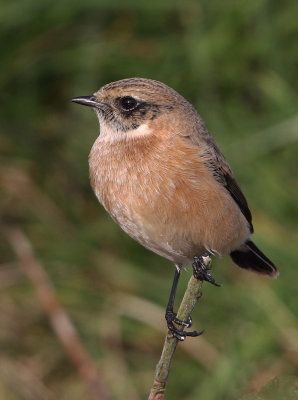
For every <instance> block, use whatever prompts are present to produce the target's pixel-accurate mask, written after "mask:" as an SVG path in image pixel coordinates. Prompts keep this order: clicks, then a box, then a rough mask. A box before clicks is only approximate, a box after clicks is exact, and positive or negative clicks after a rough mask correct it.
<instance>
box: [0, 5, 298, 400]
mask: <svg viewBox="0 0 298 400" xmlns="http://www.w3.org/2000/svg"><path fill="white" fill-rule="evenodd" d="M297 14H298V3H297V2H289V1H284V2H283V3H281V2H275V1H269V0H261V1H258V2H256V1H246V2H245V1H240V2H239V1H238V2H236V1H233V0H227V1H224V2H223V1H219V0H215V1H212V2H210V1H205V0H202V1H200V2H199V1H196V0H188V1H184V2H181V1H177V0H176V1H172V0H171V1H170V0H166V1H163V2H161V1H156V0H153V1H135V0H129V1H125V2H123V1H120V0H118V1H117V0H116V1H110V2H107V1H103V0H100V1H98V0H96V1H95V0H85V1H84V2H76V1H69V0H60V1H58V2H53V1H48V0H44V1H41V2H40V1H37V0H22V1H19V2H14V1H8V0H2V2H1V14H0V22H1V23H0V38H1V39H0V41H1V62H0V87H1V99H2V102H1V109H0V117H1V132H0V134H1V137H0V140H1V150H2V151H1V166H0V183H1V184H0V193H1V195H0V205H1V225H2V226H3V227H6V226H10V225H12V226H18V227H19V228H21V229H22V230H23V232H25V233H26V235H27V236H28V238H29V239H30V241H31V243H32V246H33V247H34V250H35V253H36V255H37V257H38V258H39V260H40V261H41V263H42V266H43V267H44V269H45V271H46V273H47V274H48V276H49V277H50V279H51V281H52V283H53V286H54V287H55V289H56V291H57V296H58V298H59V300H60V302H61V303H62V304H63V306H64V308H65V309H66V310H67V312H68V313H69V315H70V317H71V318H72V320H73V322H74V324H75V326H76V329H77V330H78V333H79V335H80V337H81V340H82V343H83V344H84V346H85V347H86V349H87V350H88V352H89V354H90V355H91V356H92V358H93V359H94V360H95V362H96V364H97V366H98V368H99V370H100V371H101V372H102V373H103V375H104V380H105V384H106V389H107V391H108V393H110V394H111V396H112V398H113V399H116V400H117V399H122V398H129V399H132V400H138V399H145V398H146V395H148V392H149V387H150V385H151V382H152V380H153V372H154V367H155V364H156V362H157V360H158V358H159V354H160V350H161V345H162V343H163V336H164V333H165V322H164V320H163V315H162V314H163V310H164V307H165V305H166V301H167V298H168V293H169V290H170V285H171V280H172V275H173V273H174V272H173V268H172V266H171V265H170V263H169V262H167V261H166V260H163V259H161V258H159V257H158V256H156V255H154V254H152V253H150V252H148V251H147V250H145V249H143V248H142V247H141V246H139V245H138V244H136V243H135V242H133V241H132V240H131V239H130V238H128V237H127V236H126V235H125V234H124V233H123V232H121V231H120V229H119V228H118V227H117V226H116V225H115V224H114V223H113V222H112V220H111V219H110V218H109V217H108V216H107V215H106V213H105V211H104V210H103V209H102V208H101V207H100V206H99V205H98V203H97V201H96V199H95V196H94V195H93V193H92V191H91V189H90V185H89V179H88V164H87V158H88V152H89V149H90V147H91V145H92V143H93V141H94V140H95V138H96V136H97V134H98V124H97V121H96V118H95V116H94V114H93V113H92V112H91V111H90V110H87V109H83V108H80V107H78V106H76V105H74V104H72V103H70V99H71V98H72V97H75V96H79V95H88V94H91V93H93V92H95V91H96V90H97V89H98V88H99V87H100V86H102V85H103V84H105V83H108V82H110V81H113V80H118V79H122V78H126V77H132V76H141V77H147V78H153V79H157V80H161V81H163V82H165V83H166V84H168V85H170V86H172V87H173V88H175V89H176V90H177V91H179V92H180V93H181V94H182V95H184V97H186V98H187V99H188V100H189V101H191V102H192V103H193V104H194V105H195V106H196V107H197V109H198V110H199V112H200V114H201V115H202V117H203V118H204V120H205V122H206V124H207V127H208V129H209V130H210V132H212V134H213V135H214V137H215V138H216V140H217V141H218V143H219V145H220V147H221V148H222V150H223V152H224V154H225V155H226V157H227V159H228V160H229V162H230V164H231V166H232V169H233V170H234V172H235V175H236V177H237V179H238V181H239V183H240V185H241V187H242V188H243V191H244V193H245V194H246V196H247V199H248V202H249V204H250V208H251V209H252V213H253V217H254V226H255V231H256V234H255V241H256V243H257V244H258V245H259V246H260V247H261V248H262V249H263V251H264V252H265V253H266V254H268V256H269V257H270V258H272V260H273V261H274V262H275V263H276V264H277V266H278V267H279V269H280V272H281V275H280V277H279V278H278V280H277V281H269V280H266V279H263V278H260V277H254V276H253V275H252V274H249V273H248V272H246V271H241V270H238V269H236V268H234V266H232V265H231V261H230V260H229V259H228V258H224V259H220V260H215V261H214V263H213V265H214V269H213V270H214V276H215V277H216V280H217V281H219V282H221V283H223V287H222V288H220V289H216V288H214V287H211V285H209V286H208V285H204V286H203V298H202V299H201V300H200V302H199V305H198V306H197V308H196V310H195V312H194V315H193V321H194V328H195V329H203V328H204V329H205V334H204V335H203V336H202V337H200V338H197V339H193V340H191V339H188V340H187V342H188V346H190V347H187V344H181V345H179V349H178V352H177V353H176V355H175V359H174V362H173V368H172V370H171V374H170V377H169V382H168V391H167V398H168V399H177V400H178V399H182V398H183V399H184V400H195V399H198V398H202V399H204V400H222V399H227V400H233V399H237V398H239V396H240V394H243V396H244V397H243V399H249V400H250V399H254V398H258V399H261V400H267V399H269V398H270V399H272V400H273V399H275V398H276V399H285V400H292V399H296V397H297V393H296V392H295V391H294V389H293V388H294V384H293V383H292V381H291V383H289V382H290V381H288V377H289V376H297V373H298V367H297V366H298V363H297V360H298V358H297V357H298V343H297V337H298V320H297V318H298V312H297V310H298V299H297V281H298V268H297V263H298V256H297V239H298V231H297V221H298V205H297V189H298V184H297V151H298V146H297V138H298V133H297V131H298V129H297V127H298V114H297V105H298V104H297V103H298V101H297V100H298V95H297V93H298V80H297V66H298V52H297V40H298V25H297ZM1 238H2V240H1V242H0V254H1V270H0V276H1V283H0V286H1V288H2V289H3V290H2V292H1V295H0V296H1V297H0V298H1V304H0V310H1V315H2V317H1V322H0V340H1V346H2V354H1V367H0V398H3V399H12V400H20V399H30V400H31V399H38V400H43V399H45V400H46V399H50V400H51V399H53V398H59V399H62V400H63V399H69V398H71V399H73V400H76V399H82V398H87V397H86V396H87V394H86V391H85V387H84V384H83V382H82V381H81V380H80V379H78V374H77V371H76V369H75V367H74V366H73V365H71V364H70V363H69V361H68V357H67V355H66V354H65V352H64V351H63V350H62V347H61V344H60V343H59V341H58V339H57V338H56V336H55V335H54V333H53V331H52V329H51V327H50V325H49V322H48V320H47V318H46V317H45V314H44V312H43V309H42V306H41V304H39V302H38V300H37V295H36V292H35V288H34V287H33V286H32V284H31V283H30V282H29V281H28V280H27V278H26V277H25V276H24V274H23V270H22V268H21V267H20V265H19V263H18V261H17V258H16V256H15V254H14V253H13V251H12V250H11V248H10V245H9V243H8V241H7V238H6V236H5V235H3V236H2V237H1ZM189 275H190V270H188V271H186V272H184V273H183V276H182V279H181V286H180V287H179V293H178V297H179V298H181V296H182V294H183V291H184V288H185V285H186V282H187V281H188V278H189ZM157 305H158V306H157ZM200 343H201V345H200ZM20 376H22V379H20ZM115 377H117V379H116V378H115ZM274 377H279V379H276V380H273V381H271V380H272V379H273V378H274ZM269 381H271V383H269V384H268V385H267V386H266V384H267V383H268V382H269ZM263 387H264V389H262V388H263ZM260 390H261V391H260ZM252 392H253V393H258V392H259V394H258V395H257V397H249V396H250V395H248V394H247V393H252ZM268 393H270V394H268ZM277 393H278V395H277ZM245 396H246V397H245ZM247 396H248V397H247ZM274 396H275V397H274ZM295 396H296V397H295Z"/></svg>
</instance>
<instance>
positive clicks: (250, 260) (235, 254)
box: [230, 240, 279, 278]
mask: <svg viewBox="0 0 298 400" xmlns="http://www.w3.org/2000/svg"><path fill="white" fill-rule="evenodd" d="M230 256H231V258H232V260H233V261H234V263H235V264H237V265H238V267H240V268H245V269H250V270H251V271H254V272H258V273H260V274H265V275H269V276H271V277H272V278H277V277H278V275H279V272H278V270H277V268H276V267H275V265H274V264H273V263H272V262H271V261H270V260H269V258H267V257H266V256H265V254H263V253H262V252H261V250H259V249H258V248H257V246H256V245H255V244H254V243H253V242H252V241H251V240H247V241H246V242H245V243H244V245H243V246H242V247H241V248H239V249H238V250H235V251H232V252H231V253H230Z"/></svg>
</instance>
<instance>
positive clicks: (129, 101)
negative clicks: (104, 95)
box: [120, 96, 137, 111]
mask: <svg viewBox="0 0 298 400" xmlns="http://www.w3.org/2000/svg"><path fill="white" fill-rule="evenodd" d="M120 104H121V107H122V108H123V109H124V110H127V111H129V110H133V109H134V108H135V107H136V106H137V101H136V99H134V98H133V97H131V96H125V97H122V98H121V99H120Z"/></svg>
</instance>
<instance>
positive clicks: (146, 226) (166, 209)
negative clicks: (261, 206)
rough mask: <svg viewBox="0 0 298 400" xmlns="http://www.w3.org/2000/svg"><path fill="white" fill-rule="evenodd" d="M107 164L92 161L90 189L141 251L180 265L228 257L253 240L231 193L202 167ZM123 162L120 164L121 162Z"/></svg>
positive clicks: (97, 159)
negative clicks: (198, 259) (212, 256)
mask: <svg viewBox="0 0 298 400" xmlns="http://www.w3.org/2000/svg"><path fill="white" fill-rule="evenodd" d="M125 154H127V153H121V156H120V155H119V156H118V157H116V156H115V151H114V152H113V158H112V162H109V163H104V162H103V161H104V156H105V154H104V152H103V151H101V152H100V153H99V152H98V154H92V152H91V156H90V176H91V184H92V187H93V189H94V191H95V194H96V196H97V197H98V199H99V201H100V202H101V203H102V204H103V205H104V207H105V208H106V210H107V211H108V212H109V214H110V215H111V216H112V218H113V219H114V220H115V221H116V222H117V223H118V224H119V225H120V227H121V228H122V229H123V230H124V231H125V232H126V233H127V234H128V235H130V236H131V237H132V238H134V239H135V240H137V241H138V242H139V243H141V244H142V245H143V246H145V247H147V248H148V249H150V250H152V251H154V252H156V253H157V254H160V255H161V256H163V257H165V258H168V259H170V260H172V261H173V262H175V263H178V264H186V263H189V262H191V260H192V259H193V257H194V256H195V255H197V256H198V255H200V254H202V253H203V252H204V251H206V250H208V251H212V252H214V253H216V254H218V255H224V254H228V253H230V252H231V251H232V250H234V249H236V248H237V247H239V246H240V245H241V244H242V243H243V242H244V241H245V240H246V238H247V237H248V236H249V227H248V223H247V221H246V219H245V217H244V216H243V214H242V212H241V211H240V209H239V207H238V205H237V204H236V203H235V202H234V200H233V199H232V198H231V196H230V194H229V193H228V191H227V190H226V189H225V188H224V187H223V186H222V185H220V183H218V182H217V181H216V180H215V179H214V178H213V177H212V176H211V175H210V172H209V171H208V170H207V168H204V166H202V164H200V165H199V166H198V167H196V168H194V167H193V165H194V163H188V164H187V163H186V162H184V164H183V163H180V164H177V165H173V166H172V168H169V165H168V163H166V162H163V159H162V158H161V157H160V158H159V160H158V161H159V163H158V164H157V163H155V164H154V162H153V161H154V160H153V161H151V162H150V163H149V162H148V163H146V160H144V158H143V159H140V160H137V161H136V160H132V158H129V159H126V160H127V162H125V161H126V160H125ZM117 160H119V162H117Z"/></svg>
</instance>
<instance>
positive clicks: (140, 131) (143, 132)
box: [126, 124, 152, 137]
mask: <svg viewBox="0 0 298 400" xmlns="http://www.w3.org/2000/svg"><path fill="white" fill-rule="evenodd" d="M126 133H127V135H128V136H132V137H141V136H148V135H151V134H152V129H151V128H149V126H148V125H147V124H142V125H140V126H139V127H138V128H137V129H132V130H130V131H128V132H126Z"/></svg>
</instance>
